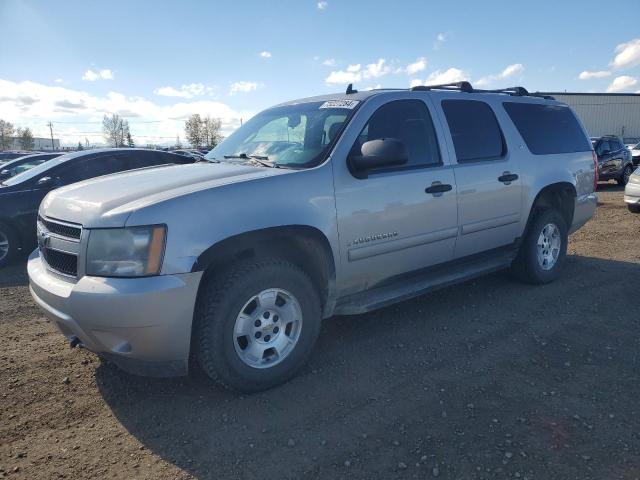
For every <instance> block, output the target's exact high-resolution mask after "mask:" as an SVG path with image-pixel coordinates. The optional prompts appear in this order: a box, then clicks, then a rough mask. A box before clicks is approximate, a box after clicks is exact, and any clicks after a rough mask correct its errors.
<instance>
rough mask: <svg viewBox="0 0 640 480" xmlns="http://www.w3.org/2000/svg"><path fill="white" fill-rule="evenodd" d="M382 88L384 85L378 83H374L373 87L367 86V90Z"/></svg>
mask: <svg viewBox="0 0 640 480" xmlns="http://www.w3.org/2000/svg"><path fill="white" fill-rule="evenodd" d="M380 88H382V85H380V84H377V85H374V86H373V87H367V88H365V90H378V89H380Z"/></svg>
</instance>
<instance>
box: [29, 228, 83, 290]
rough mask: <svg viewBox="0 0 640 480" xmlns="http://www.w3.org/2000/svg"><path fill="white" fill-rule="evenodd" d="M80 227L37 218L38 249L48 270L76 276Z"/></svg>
mask: <svg viewBox="0 0 640 480" xmlns="http://www.w3.org/2000/svg"><path fill="white" fill-rule="evenodd" d="M81 234H82V226H81V225H75V224H69V223H67V222H62V221H58V220H53V219H51V218H43V217H41V216H38V248H39V249H40V253H41V255H42V259H43V260H44V262H45V263H46V264H47V267H48V268H49V270H51V271H53V272H56V273H59V274H62V275H66V276H71V277H77V276H78V253H79V252H80V237H81Z"/></svg>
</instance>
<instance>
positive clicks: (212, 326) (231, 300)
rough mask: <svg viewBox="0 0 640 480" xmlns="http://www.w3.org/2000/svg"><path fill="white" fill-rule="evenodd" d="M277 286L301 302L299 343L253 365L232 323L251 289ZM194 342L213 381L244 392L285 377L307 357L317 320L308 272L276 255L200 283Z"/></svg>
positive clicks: (253, 292)
mask: <svg viewBox="0 0 640 480" xmlns="http://www.w3.org/2000/svg"><path fill="white" fill-rule="evenodd" d="M270 288H279V289H283V290H286V291H287V292H290V293H291V294H292V295H293V296H294V297H295V299H296V300H297V301H298V303H299V305H300V309H301V312H302V318H303V322H302V328H301V330H300V333H299V337H298V341H297V344H296V345H295V346H294V347H293V350H291V351H290V353H289V354H288V355H287V356H286V357H285V358H284V359H283V360H282V361H280V363H277V364H275V365H274V366H273V367H267V368H255V367H252V366H250V365H247V364H246V363H245V362H243V361H242V360H241V358H240V356H239V355H238V353H236V347H235V342H236V339H235V338H234V335H233V332H234V326H235V321H236V317H237V315H238V314H239V313H240V310H241V309H242V308H243V306H244V305H245V304H246V302H247V301H248V300H249V299H251V297H252V296H253V295H256V294H258V293H259V292H261V291H263V290H266V289H270ZM195 322H196V323H195V328H194V335H195V338H194V342H193V345H194V348H195V351H196V358H197V360H198V363H199V365H200V367H201V368H202V370H203V371H204V372H205V373H206V374H207V375H208V376H209V377H210V378H211V379H213V380H214V381H216V382H218V383H220V384H222V385H223V386H225V387H227V388H233V389H235V390H239V391H242V392H257V391H260V390H265V389H267V388H271V387H273V386H275V385H278V384H281V383H283V382H286V381H287V380H289V379H290V378H291V377H292V376H293V375H294V374H295V373H296V372H297V371H298V370H299V369H300V368H301V367H302V366H303V365H304V364H305V363H306V361H307V359H308V358H309V355H310V353H311V350H312V348H313V345H314V344H315V342H316V339H317V338H318V334H319V332H320V324H321V302H320V297H319V296H318V293H317V291H316V289H315V287H314V285H313V282H312V281H311V279H310V278H309V276H308V275H307V274H306V273H305V272H304V271H302V270H301V269H300V268H298V267H296V266H295V265H293V264H291V263H289V262H287V261H285V260H281V259H277V258H265V259H249V260H246V261H242V262H241V263H238V264H236V265H234V266H232V267H231V268H229V269H227V270H226V271H225V272H222V273H221V274H220V275H219V276H217V277H214V278H212V279H211V280H210V281H209V282H208V283H207V284H205V285H204V287H203V289H202V290H201V293H200V298H199V300H198V306H197V313H196V318H195Z"/></svg>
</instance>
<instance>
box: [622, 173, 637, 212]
mask: <svg viewBox="0 0 640 480" xmlns="http://www.w3.org/2000/svg"><path fill="white" fill-rule="evenodd" d="M624 202H625V203H626V204H627V207H628V208H629V211H630V212H631V213H640V168H637V169H636V171H635V172H633V173H632V174H631V176H630V177H629V182H628V183H627V185H626V187H624Z"/></svg>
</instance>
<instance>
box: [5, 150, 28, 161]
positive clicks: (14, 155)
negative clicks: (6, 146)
mask: <svg viewBox="0 0 640 480" xmlns="http://www.w3.org/2000/svg"><path fill="white" fill-rule="evenodd" d="M31 153H34V152H22V151H14V150H11V151H8V152H0V164H2V163H3V162H8V161H9V160H13V159H14V158H19V157H24V156H25V155H29V154H31Z"/></svg>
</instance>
